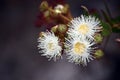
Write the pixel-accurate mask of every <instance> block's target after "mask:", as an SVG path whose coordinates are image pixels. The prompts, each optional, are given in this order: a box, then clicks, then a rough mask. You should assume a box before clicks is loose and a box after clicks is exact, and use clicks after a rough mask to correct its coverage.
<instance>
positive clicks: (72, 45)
mask: <svg viewBox="0 0 120 80" xmlns="http://www.w3.org/2000/svg"><path fill="white" fill-rule="evenodd" d="M94 44H95V43H94V42H93V41H92V40H91V39H88V38H83V37H80V36H78V37H74V38H73V37H71V38H70V39H68V38H66V42H65V47H66V49H65V53H66V54H67V55H68V59H69V62H72V63H76V64H83V65H87V62H89V61H90V60H93V56H92V55H91V54H92V52H93V51H94V49H95V48H93V47H92V46H93V45H94Z"/></svg>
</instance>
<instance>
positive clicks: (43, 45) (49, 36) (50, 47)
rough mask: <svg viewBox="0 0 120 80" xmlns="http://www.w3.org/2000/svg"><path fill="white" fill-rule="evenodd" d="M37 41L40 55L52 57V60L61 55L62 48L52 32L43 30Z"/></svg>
mask: <svg viewBox="0 0 120 80" xmlns="http://www.w3.org/2000/svg"><path fill="white" fill-rule="evenodd" d="M38 42H39V45H38V48H39V49H40V51H39V52H40V53H42V56H46V57H47V58H49V60H51V59H52V58H53V60H54V61H56V59H57V58H58V57H61V50H62V48H61V46H60V45H59V40H58V37H56V36H55V35H54V33H53V32H52V33H50V32H45V33H44V34H43V37H39V39H38Z"/></svg>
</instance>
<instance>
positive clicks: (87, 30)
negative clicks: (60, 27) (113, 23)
mask: <svg viewBox="0 0 120 80" xmlns="http://www.w3.org/2000/svg"><path fill="white" fill-rule="evenodd" d="M100 29H101V27H100V21H99V20H98V19H97V18H95V17H92V16H85V15H81V17H77V18H75V19H73V20H72V21H71V23H70V24H69V29H68V32H67V33H68V34H69V35H71V36H79V35H81V36H82V37H83V36H86V37H89V38H93V35H94V34H95V33H96V32H99V31H100Z"/></svg>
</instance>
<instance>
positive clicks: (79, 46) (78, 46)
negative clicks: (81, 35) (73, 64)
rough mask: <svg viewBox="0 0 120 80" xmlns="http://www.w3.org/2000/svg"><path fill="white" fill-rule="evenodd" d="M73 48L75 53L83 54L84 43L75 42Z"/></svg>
mask: <svg viewBox="0 0 120 80" xmlns="http://www.w3.org/2000/svg"><path fill="white" fill-rule="evenodd" d="M73 50H74V52H75V53H76V54H83V52H84V51H85V45H84V44H83V43H80V42H77V43H75V45H74V47H73Z"/></svg>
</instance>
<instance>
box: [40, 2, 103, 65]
mask: <svg viewBox="0 0 120 80" xmlns="http://www.w3.org/2000/svg"><path fill="white" fill-rule="evenodd" d="M63 9H64V6H63V5H60V4H59V5H58V6H55V8H54V9H48V10H49V11H52V12H55V13H58V14H59V16H60V17H62V18H63V19H65V20H67V22H68V23H67V24H59V25H56V26H54V27H52V28H51V31H48V30H47V31H46V32H42V33H40V37H39V38H38V42H39V44H38V48H39V49H40V51H39V52H40V53H41V55H42V56H46V57H47V58H49V60H51V59H53V60H54V61H56V60H57V59H60V58H62V54H63V53H64V54H66V55H67V59H68V61H69V62H72V63H75V64H82V65H87V63H88V62H90V60H93V59H94V58H96V57H97V54H98V52H99V53H101V54H102V52H100V50H99V51H98V50H97V47H96V44H97V42H101V38H100V39H99V38H98V37H96V35H97V36H101V35H100V34H99V33H100V32H101V30H102V27H101V22H100V20H99V19H98V18H96V17H94V16H91V15H81V16H80V17H77V18H72V19H71V18H69V19H67V18H66V17H65V16H63V15H62V11H63V12H64V10H63ZM63 14H64V13H63Z"/></svg>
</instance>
